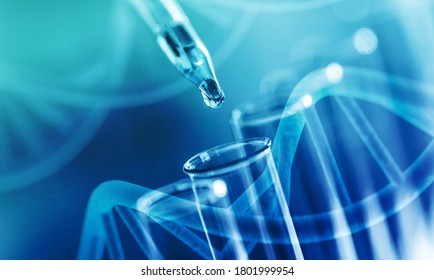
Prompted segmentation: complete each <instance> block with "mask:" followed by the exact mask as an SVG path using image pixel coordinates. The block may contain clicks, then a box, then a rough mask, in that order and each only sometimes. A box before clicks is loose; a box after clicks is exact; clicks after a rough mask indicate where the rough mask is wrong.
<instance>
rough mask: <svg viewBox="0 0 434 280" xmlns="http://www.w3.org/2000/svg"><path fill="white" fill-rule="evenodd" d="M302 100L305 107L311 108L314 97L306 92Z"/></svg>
mask: <svg viewBox="0 0 434 280" xmlns="http://www.w3.org/2000/svg"><path fill="white" fill-rule="evenodd" d="M301 102H302V103H303V106H304V107H305V108H309V107H310V106H312V104H313V98H312V96H311V95H310V94H306V95H305V96H303V97H302V98H301Z"/></svg>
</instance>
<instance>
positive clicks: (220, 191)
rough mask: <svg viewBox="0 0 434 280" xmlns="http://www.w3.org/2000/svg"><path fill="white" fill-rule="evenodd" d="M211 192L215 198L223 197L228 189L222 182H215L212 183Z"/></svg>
mask: <svg viewBox="0 0 434 280" xmlns="http://www.w3.org/2000/svg"><path fill="white" fill-rule="evenodd" d="M212 190H213V191H214V195H215V196H216V197H225V196H226V194H227V193H228V187H227V186H226V183H225V181H223V180H215V181H214V182H213V183H212Z"/></svg>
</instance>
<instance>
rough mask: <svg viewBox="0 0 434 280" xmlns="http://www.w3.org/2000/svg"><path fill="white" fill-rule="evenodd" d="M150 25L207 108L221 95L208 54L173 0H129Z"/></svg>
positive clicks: (215, 103) (213, 104)
mask: <svg viewBox="0 0 434 280" xmlns="http://www.w3.org/2000/svg"><path fill="white" fill-rule="evenodd" d="M129 1H130V2H131V3H132V5H133V7H134V8H135V9H136V10H137V12H138V13H139V14H140V16H141V17H142V18H143V19H144V21H145V22H146V23H147V24H148V26H149V27H150V28H151V30H152V32H153V33H154V34H155V36H156V38H157V42H158V44H159V45H160V48H161V49H162V50H163V52H164V53H165V54H166V56H167V57H168V58H169V60H170V61H171V62H172V64H173V65H174V66H175V67H176V69H177V70H178V72H180V73H181V74H182V75H183V76H184V77H185V78H187V79H188V80H190V81H191V82H193V83H194V84H195V85H196V86H197V87H198V88H199V89H200V92H201V93H202V97H203V100H204V102H205V104H207V105H208V106H209V107H211V108H218V107H219V106H220V105H221V104H222V103H223V101H224V99H225V96H224V93H223V91H222V89H221V88H220V85H219V83H218V81H217V78H216V76H215V73H214V68H213V66H212V62H211V58H210V55H209V53H208V51H207V49H206V48H205V45H204V44H203V43H202V41H201V39H200V38H199V36H198V35H197V34H196V32H195V30H194V29H193V27H192V26H191V24H190V21H189V20H188V18H187V16H186V15H185V13H184V12H183V10H182V9H181V7H180V6H179V5H178V3H177V1H176V0H129Z"/></svg>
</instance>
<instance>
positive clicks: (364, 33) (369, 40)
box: [353, 28, 378, 55]
mask: <svg viewBox="0 0 434 280" xmlns="http://www.w3.org/2000/svg"><path fill="white" fill-rule="evenodd" d="M353 44H354V48H355V49H356V50H357V52H359V53H360V54H364V55H369V54H372V53H373V52H375V50H376V49H377V46H378V38H377V35H376V34H375V33H374V31H372V30H371V29H369V28H360V29H359V30H357V31H356V33H354V36H353Z"/></svg>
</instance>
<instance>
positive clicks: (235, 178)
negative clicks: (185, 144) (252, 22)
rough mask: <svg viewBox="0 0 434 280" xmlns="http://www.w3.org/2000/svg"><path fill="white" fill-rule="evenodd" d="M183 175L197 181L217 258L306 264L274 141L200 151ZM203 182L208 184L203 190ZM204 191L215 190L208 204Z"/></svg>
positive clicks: (195, 185) (202, 214) (250, 141)
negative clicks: (276, 161) (273, 151)
mask: <svg viewBox="0 0 434 280" xmlns="http://www.w3.org/2000/svg"><path fill="white" fill-rule="evenodd" d="M184 171H185V172H186V173H187V174H188V175H189V176H190V178H191V180H192V184H193V189H194V192H195V194H196V197H197V201H198V203H197V205H198V206H197V207H198V210H199V214H200V217H201V221H202V224H203V228H204V232H205V233H206V234H207V238H208V241H209V244H210V248H211V250H212V254H213V257H214V258H215V259H303V253H302V251H301V248H300V245H299V242H298V237H297V234H296V232H295V229H294V225H293V222H292V218H291V214H290V212H289V209H288V205H287V204H286V201H285V199H284V194H283V191H282V186H281V184H280V180H279V177H278V176H277V172H276V168H275V165H274V161H273V156H272V154H271V140H270V139H268V138H251V139H247V140H241V141H237V142H233V143H228V144H225V145H222V146H218V147H215V148H213V149H210V150H207V151H204V152H201V153H199V154H197V155H196V156H194V157H192V158H191V159H190V160H188V161H187V163H186V164H185V165H184ZM203 180H208V181H209V184H208V185H207V186H204V185H203V184H202V185H198V183H200V182H203ZM204 188H206V189H208V190H212V192H209V191H208V192H205V193H206V195H207V196H208V197H206V201H207V202H206V203H204V202H203V201H204V195H203V193H204V190H203V189H204ZM209 194H211V195H212V197H209Z"/></svg>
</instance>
